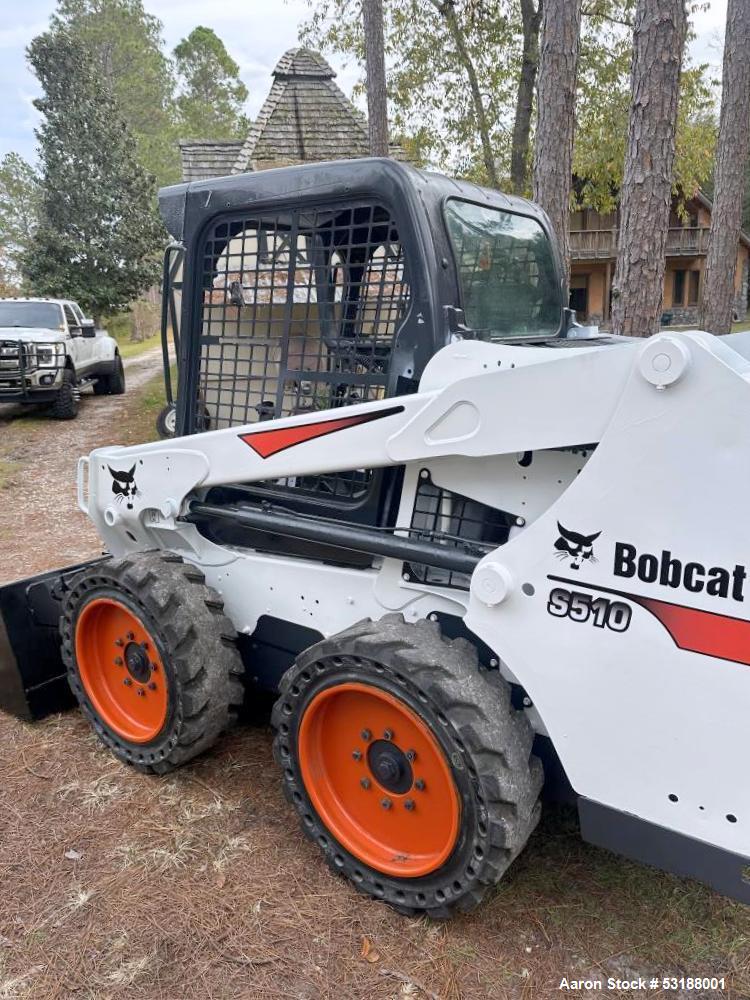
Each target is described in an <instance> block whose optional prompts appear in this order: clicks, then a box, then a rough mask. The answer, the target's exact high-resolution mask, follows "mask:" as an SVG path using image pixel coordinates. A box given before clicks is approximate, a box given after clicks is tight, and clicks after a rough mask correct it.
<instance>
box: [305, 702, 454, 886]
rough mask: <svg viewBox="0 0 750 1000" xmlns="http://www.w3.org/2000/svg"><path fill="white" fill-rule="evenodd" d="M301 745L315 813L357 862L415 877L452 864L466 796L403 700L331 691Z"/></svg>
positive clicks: (313, 712) (315, 709)
mask: <svg viewBox="0 0 750 1000" xmlns="http://www.w3.org/2000/svg"><path fill="white" fill-rule="evenodd" d="M298 746H299V761H300V770H301V772H302V780H303V781H304V783H305V788H306V790H307V793H308V795H309V796H310V799H311V801H312V803H313V805H314V807H315V810H316V812H317V813H318V815H319V816H320V818H321V820H322V821H323V823H324V824H325V825H326V826H327V827H328V829H329V830H330V831H331V833H332V834H333V835H334V836H335V837H336V839H337V840H338V841H339V843H340V844H341V845H342V846H343V847H345V848H346V850H347V851H349V853H350V854H353V855H354V856H355V857H356V858H358V859H359V860H361V861H362V862H364V863H365V864H367V865H369V866H370V867H371V868H374V869H376V870H377V871H380V872H383V873H384V874H387V875H400V876H403V877H407V878H415V877H418V876H420V875H427V874H428V873H429V872H432V871H435V870H436V869H437V868H439V867H440V866H441V865H442V864H443V863H444V862H445V861H446V859H447V858H448V857H449V856H450V854H451V851H452V850H453V848H454V846H455V843H456V840H457V838H458V831H459V820H460V812H461V811H460V801H459V797H458V791H457V789H456V785H455V782H454V781H453V776H452V774H451V770H450V767H449V765H448V761H447V760H446V757H445V754H444V753H443V751H442V749H441V748H440V745H439V744H438V742H437V740H436V739H435V737H434V736H433V735H432V733H431V732H430V730H429V729H428V727H427V726H426V725H425V723H424V722H423V721H422V720H421V719H420V718H419V716H418V715H417V714H416V712H414V711H412V709H411V708H409V707H408V706H407V705H406V704H404V702H402V701H401V700H400V699H398V698H396V697H394V696H393V695H391V694H389V693H388V692H386V691H382V690H380V688H376V687H371V686H369V685H366V684H357V683H350V684H338V685H335V686H334V687H330V688H327V689H326V690H324V691H321V692H320V693H319V694H317V695H316V696H315V697H314V698H313V699H312V701H311V702H310V704H309V705H308V707H307V709H306V710H305V713H304V715H303V717H302V721H301V723H300V727H299V735H298Z"/></svg>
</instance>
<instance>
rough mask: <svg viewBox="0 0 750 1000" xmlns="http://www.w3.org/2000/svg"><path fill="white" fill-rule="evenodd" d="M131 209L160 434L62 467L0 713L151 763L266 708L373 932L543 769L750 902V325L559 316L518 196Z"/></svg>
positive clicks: (197, 189)
mask: <svg viewBox="0 0 750 1000" xmlns="http://www.w3.org/2000/svg"><path fill="white" fill-rule="evenodd" d="M161 206H162V212H163V215H164V219H165V222H166V223H167V225H168V227H169V229H170V231H171V233H172V234H173V236H174V238H175V240H176V241H177V248H178V252H179V253H180V254H182V258H181V261H178V265H179V266H173V263H170V264H169V266H167V267H165V274H167V275H168V276H169V275H172V276H175V275H178V276H179V277H180V288H181V303H180V304H179V313H180V317H181V326H180V338H179V354H180V358H179V372H180V377H179V391H178V394H177V431H178V435H179V436H178V437H176V438H175V439H174V440H169V441H159V442H156V443H152V444H146V445H143V446H133V447H127V448H100V449H97V450H96V451H94V452H92V453H91V455H90V456H89V457H88V458H83V459H81V460H80V463H79V468H78V495H79V503H80V506H81V507H82V509H83V510H84V511H86V512H87V513H88V515H89V517H90V518H91V520H92V521H93V522H94V524H95V525H96V527H97V529H98V530H99V532H100V534H101V537H102V539H103V540H104V542H105V543H106V547H107V550H108V552H109V555H107V556H106V557H104V558H101V559H98V560H95V561H92V562H91V563H88V564H86V565H84V566H78V567H69V568H67V569H64V570H59V571H55V572H53V573H47V574H44V575H43V576H41V577H37V578H34V579H32V580H22V581H19V582H17V583H15V584H12V585H10V586H7V587H5V588H3V589H2V591H0V612H2V619H3V622H4V631H3V634H2V636H1V637H0V638H1V640H2V641H1V643H0V651H1V653H2V655H1V656H0V664H1V666H0V685H1V688H2V699H3V704H4V705H5V707H6V708H7V709H9V710H12V711H15V712H18V713H21V714H25V715H26V716H27V717H39V716H41V715H43V714H44V713H45V711H48V710H50V709H53V708H59V707H60V705H61V704H62V703H63V699H64V688H63V685H65V688H67V686H68V685H69V687H70V688H71V689H72V692H73V694H74V695H75V697H76V699H77V700H78V702H79V703H80V705H81V708H82V709H83V712H84V714H85V716H86V718H87V719H88V720H89V721H90V723H91V725H92V726H93V728H94V730H95V731H96V733H97V734H98V735H99V737H100V739H101V740H102V741H103V742H104V743H105V744H106V745H107V746H108V747H110V748H111V750H112V752H113V753H114V754H115V755H116V756H117V757H119V758H120V759H121V760H123V761H126V762H128V763H129V764H132V765H133V766H134V767H136V768H138V769H140V770H143V771H146V772H156V773H157V774H161V773H164V772H166V771H168V770H170V769H171V768H174V767H176V766H178V765H181V764H184V763H185V762H187V761H189V760H191V759H192V758H193V757H195V756H196V754H198V753H200V752H202V751H204V750H206V749H207V748H208V747H209V746H210V745H211V744H212V743H214V741H215V740H216V739H217V738H218V737H219V735H220V734H221V733H222V731H223V730H224V729H225V728H226V726H227V725H229V724H230V723H231V722H232V720H233V718H234V717H235V715H236V713H237V711H238V708H239V706H240V704H241V703H242V702H243V699H247V700H249V701H252V699H253V698H254V697H257V692H259V691H265V692H269V691H271V692H276V693H277V698H278V700H277V701H276V703H275V707H274V709H273V715H272V722H273V726H274V728H275V755H276V759H277V761H278V764H279V766H280V769H281V780H282V782H283V785H284V789H285V791H286V793H287V795H288V797H289V800H290V802H291V803H292V805H293V807H294V809H295V810H296V811H297V812H298V814H299V818H300V822H301V825H302V828H303V830H304V831H305V833H306V834H307V835H308V836H310V837H311V838H313V839H314V840H315V841H316V842H317V843H318V844H319V845H320V848H321V850H322V852H323V854H324V856H325V858H326V860H327V862H328V863H329V864H330V865H331V867H332V868H333V869H334V870H335V871H337V872H340V873H341V874H343V875H345V876H346V877H347V878H349V879H350V880H351V881H352V882H353V883H354V885H355V886H356V888H357V889H358V890H360V891H362V892H364V893H368V894H370V895H372V896H374V897H377V898H380V899H383V900H385V901H387V902H388V903H390V904H391V905H392V906H394V907H396V908H397V909H398V910H400V911H403V912H407V913H418V912H425V913H427V914H430V915H432V916H436V917H440V916H448V915H449V914H451V913H452V912H454V911H456V910H465V909H469V908H471V907H472V906H474V905H475V904H477V903H478V902H479V901H480V900H481V899H482V897H483V896H484V895H485V893H486V892H487V891H488V889H489V888H490V887H492V886H493V885H494V884H495V883H496V882H497V881H498V880H499V879H500V878H501V877H502V875H503V873H504V872H505V871H506V869H507V868H508V866H509V865H510V863H511V862H512V861H513V859H514V858H515V857H516V856H517V855H518V853H519V852H520V851H521V850H522V848H523V846H524V844H525V843H526V841H527V839H528V838H529V836H530V834H531V833H532V831H533V830H534V827H535V826H536V824H537V821H538V818H539V813H540V808H541V806H540V796H541V793H542V788H543V784H545V780H546V785H547V791H548V792H555V791H557V792H558V793H561V794H563V795H565V794H567V796H568V797H569V798H570V799H571V800H572V801H574V802H575V803H576V804H577V808H578V813H579V816H580V823H581V831H582V835H583V836H584V837H585V838H586V839H587V840H588V841H590V842H592V843H594V844H598V845H602V846H605V847H609V848H611V849H613V850H615V851H618V852H621V853H622V854H624V855H627V856H629V857H632V858H636V859H640V860H642V861H644V862H648V863H651V864H654V865H657V866H660V867H662V868H665V869H668V870H671V871H673V872H677V873H679V874H683V875H690V876H693V877H695V878H698V879H701V880H703V881H705V882H707V883H709V884H710V885H712V886H714V887H715V888H717V889H718V890H720V891H722V892H724V893H726V894H728V895H731V896H734V897H735V898H737V899H741V900H744V901H745V902H750V875H749V873H750V868H749V867H748V866H750V782H748V780H747V776H746V773H745V765H746V763H747V761H748V758H749V756H750V726H749V725H748V722H747V717H746V712H747V711H748V706H749V705H750V585H749V584H748V579H747V577H748V570H747V566H748V560H750V519H749V518H748V515H747V508H746V504H747V502H748V497H750V435H749V433H748V428H749V427H750V360H749V359H750V339H749V337H748V335H735V336H731V337H725V338H722V339H718V338H715V337H712V336H710V335H708V334H705V333H701V332H691V333H678V332H674V333H669V334H666V335H659V336H657V337H653V338H651V339H650V340H645V341H644V340H629V339H623V338H616V337H609V336H598V335H597V334H596V332H595V331H592V330H586V329H583V328H580V327H577V326H576V325H575V324H574V323H573V322H571V319H570V314H569V313H568V312H567V310H566V308H565V298H564V287H563V281H562V277H561V268H560V261H559V258H558V251H557V248H556V245H555V242H554V239H553V236H552V233H551V231H550V227H549V224H548V222H547V219H546V218H545V216H544V214H543V213H542V212H540V211H539V209H538V208H536V207H535V206H534V205H532V204H530V203H528V202H526V201H522V200H519V199H514V198H507V197H504V196H503V195H501V194H498V193H496V192H493V191H488V190H484V189H481V188H478V187H475V186H473V185H471V184H466V183H460V182H456V181H454V180H448V179H446V178H444V177H440V176H437V175H433V174H426V173H420V172H418V171H416V170H414V169H412V168H410V167H407V166H404V165H401V164H397V163H395V162H392V161H385V160H361V161H351V162H346V163H331V164H316V165H309V166H303V167H292V168H287V169H283V170H269V171H264V172H260V173H256V174H250V175H247V176H236V177H227V178H223V179H219V180H211V181H205V182H200V183H193V184H190V185H180V186H178V187H174V188H169V189H166V190H165V191H164V192H162V195H161ZM174 252H175V250H174V249H172V250H170V253H174ZM168 296H169V289H168V288H166V289H165V298H167V297H168ZM58 626H59V632H58Z"/></svg>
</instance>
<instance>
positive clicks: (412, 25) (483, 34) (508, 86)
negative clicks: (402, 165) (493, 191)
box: [302, 0, 522, 180]
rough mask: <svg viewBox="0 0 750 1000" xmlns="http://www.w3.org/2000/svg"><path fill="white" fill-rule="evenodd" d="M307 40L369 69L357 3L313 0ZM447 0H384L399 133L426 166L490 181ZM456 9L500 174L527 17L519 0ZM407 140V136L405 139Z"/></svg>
mask: <svg viewBox="0 0 750 1000" xmlns="http://www.w3.org/2000/svg"><path fill="white" fill-rule="evenodd" d="M309 3H310V5H311V7H312V8H313V9H312V14H311V16H310V18H309V19H308V21H307V22H306V24H305V25H303V28H302V38H303V40H304V41H305V42H306V43H309V44H311V45H313V46H316V47H322V48H324V49H327V50H329V51H333V52H336V53H338V54H341V55H344V56H350V57H352V56H353V57H354V58H355V59H356V60H357V62H358V63H359V65H360V66H362V67H363V66H364V39H363V36H362V26H361V17H360V13H359V2H358V0H309ZM439 6H440V4H434V3H432V2H425V0H389V2H388V3H387V4H384V15H385V23H384V30H385V49H386V60H387V67H388V96H389V105H390V109H389V110H390V116H391V124H392V130H393V132H394V134H395V135H396V136H400V137H402V138H401V139H400V141H401V142H402V143H403V144H404V145H406V146H407V149H408V151H409V153H410V155H411V156H412V158H414V159H416V161H417V162H419V163H425V164H430V165H435V166H440V167H441V168H442V169H444V170H448V171H450V172H454V173H460V174H462V175H465V176H471V177H474V178H476V179H478V180H484V179H486V178H485V171H484V167H483V163H482V155H481V144H480V138H479V132H478V127H477V120H476V114H475V111H474V107H473V104H472V100H471V94H470V90H469V85H468V80H467V75H466V71H465V68H464V66H463V64H462V62H461V58H460V55H459V53H458V51H457V48H456V44H455V42H454V39H453V38H452V36H451V33H450V31H449V30H448V27H447V24H446V21H445V19H444V18H443V17H441V15H440V13H439V10H438V9H437V8H438V7H439ZM453 6H454V10H455V13H456V19H457V21H458V24H459V27H460V29H461V31H462V33H463V35H464V38H465V42H466V46H467V49H468V51H469V54H470V56H471V59H472V62H473V64H474V68H475V70H476V73H477V77H478V81H479V86H480V90H481V93H482V98H483V104H484V108H485V113H486V115H487V117H488V119H489V122H490V124H491V141H492V145H493V148H494V150H495V151H496V159H497V170H498V173H499V174H501V175H503V176H507V174H508V173H509V170H510V134H511V129H512V125H513V102H514V98H515V92H516V87H517V78H518V74H519V72H520V64H521V45H522V32H521V15H520V8H519V5H518V3H517V2H516V0H496V2H495V0H493V2H478V0H456V2H455V3H454V5H453ZM403 137H407V138H406V139H404V138H403Z"/></svg>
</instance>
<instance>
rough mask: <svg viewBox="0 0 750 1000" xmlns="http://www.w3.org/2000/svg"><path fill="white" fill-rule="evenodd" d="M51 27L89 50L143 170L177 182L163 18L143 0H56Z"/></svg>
mask: <svg viewBox="0 0 750 1000" xmlns="http://www.w3.org/2000/svg"><path fill="white" fill-rule="evenodd" d="M51 28H52V30H53V31H55V30H57V29H63V28H64V29H66V30H69V31H70V33H71V34H72V35H74V36H75V37H76V38H77V39H78V40H79V41H80V42H81V43H82V44H83V45H84V46H85V47H86V48H87V49H88V51H89V52H90V54H91V57H92V59H93V60H94V63H95V66H96V72H97V74H98V75H100V76H101V78H102V79H103V80H104V82H105V83H106V85H107V86H108V88H109V90H110V91H111V92H112V94H113V96H114V98H115V100H116V102H117V105H118V108H119V113H120V115H121V116H122V117H123V118H124V119H125V121H126V122H127V124H128V126H129V128H130V131H131V132H132V134H133V135H134V136H135V139H136V143H137V148H138V158H139V160H140V161H141V163H142V164H143V166H144V167H145V169H146V170H147V171H148V172H149V173H151V174H153V175H154V176H155V177H156V178H157V182H158V184H159V185H163V184H172V183H175V182H176V181H179V179H180V163H179V151H178V147H177V139H178V134H177V130H176V120H175V118H176V112H175V106H174V97H173V95H174V77H173V74H172V66H171V63H170V61H169V59H168V58H167V56H166V55H165V54H164V52H163V39H162V24H161V21H159V20H158V18H156V17H153V16H152V15H151V14H147V13H146V12H145V10H144V8H143V3H142V0H58V7H57V11H56V13H55V14H54V15H53V17H52V21H51Z"/></svg>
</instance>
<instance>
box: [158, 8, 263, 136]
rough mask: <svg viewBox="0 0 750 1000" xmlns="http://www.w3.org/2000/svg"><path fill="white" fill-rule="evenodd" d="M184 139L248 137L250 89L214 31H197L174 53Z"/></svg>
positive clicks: (194, 30) (179, 116)
mask: <svg viewBox="0 0 750 1000" xmlns="http://www.w3.org/2000/svg"><path fill="white" fill-rule="evenodd" d="M174 57H175V69H176V72H177V79H178V86H179V96H178V98H177V112H178V118H179V123H180V134H181V137H183V138H186V139H188V138H189V139H234V138H244V136H245V135H247V130H248V128H249V124H250V123H249V121H248V119H247V118H246V117H245V115H244V114H243V113H242V108H243V105H244V103H245V101H246V100H247V96H248V94H247V87H246V86H245V85H244V83H243V82H242V81H241V80H240V78H239V72H240V68H239V66H238V65H237V63H236V62H235V61H234V59H232V57H231V56H230V55H229V53H228V52H227V50H226V48H225V47H224V43H223V42H222V40H221V39H220V38H219V37H218V35H217V34H216V33H215V32H214V31H212V30H211V28H204V27H197V28H194V29H193V31H191V32H190V34H189V35H188V37H187V38H183V40H182V41H181V42H180V44H179V45H178V46H177V48H176V49H175V50H174Z"/></svg>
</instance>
